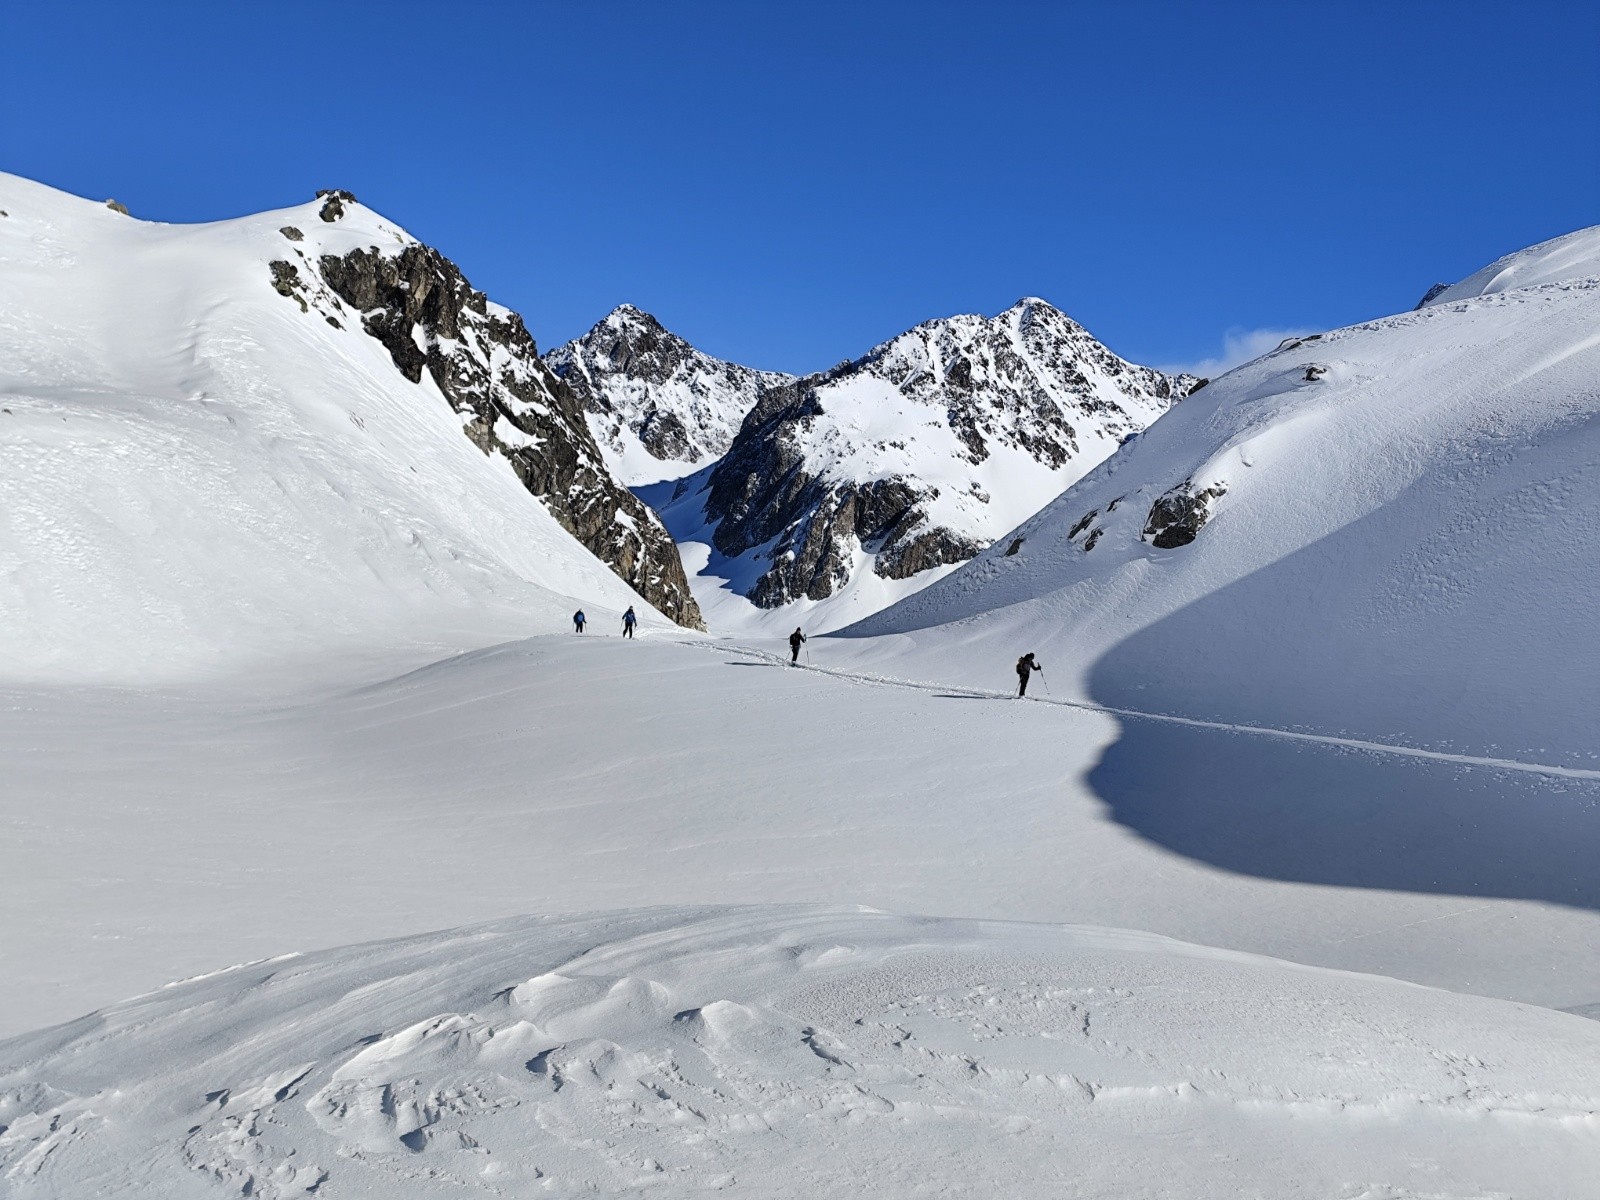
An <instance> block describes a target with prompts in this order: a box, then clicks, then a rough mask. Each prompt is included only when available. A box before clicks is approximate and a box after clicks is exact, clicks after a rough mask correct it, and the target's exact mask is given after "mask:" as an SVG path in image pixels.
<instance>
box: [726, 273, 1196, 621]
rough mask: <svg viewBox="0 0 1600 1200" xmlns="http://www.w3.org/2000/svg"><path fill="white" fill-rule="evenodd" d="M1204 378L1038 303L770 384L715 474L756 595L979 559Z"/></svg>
mask: <svg viewBox="0 0 1600 1200" xmlns="http://www.w3.org/2000/svg"><path fill="white" fill-rule="evenodd" d="M1197 382H1198V381H1197V380H1196V379H1194V378H1193V377H1191V376H1170V375H1167V374H1165V373H1163V372H1161V371H1157V370H1154V369H1153V368H1149V367H1141V366H1136V365H1134V364H1132V363H1129V362H1126V361H1124V360H1123V359H1121V358H1118V357H1117V356H1116V355H1115V354H1113V353H1111V351H1109V350H1107V349H1106V348H1105V347H1104V346H1103V345H1101V344H1100V343H1099V342H1098V341H1096V340H1095V339H1094V337H1093V336H1092V335H1090V334H1089V333H1088V331H1087V330H1085V329H1084V328H1083V327H1082V326H1081V325H1079V324H1077V323H1076V322H1075V321H1073V320H1072V319H1071V318H1069V317H1067V316H1066V314H1064V313H1062V312H1061V311H1060V310H1058V309H1056V308H1054V307H1052V306H1051V305H1049V304H1047V303H1046V302H1044V301H1042V300H1038V299H1025V300H1022V301H1019V302H1018V303H1017V304H1016V305H1014V306H1013V307H1012V308H1010V309H1008V310H1007V311H1005V312H1003V313H1001V314H999V315H998V316H995V317H982V316H972V315H965V316H957V317H950V318H946V319H942V320H935V321H929V322H926V323H924V324H922V325H918V326H917V327H916V328H914V329H912V330H909V331H908V332H906V333H904V334H901V335H900V336H899V337H896V338H894V339H892V340H890V341H888V342H885V343H883V344H882V345H879V346H877V347H875V348H874V349H873V350H871V351H870V352H869V353H867V354H866V355H865V356H863V357H862V358H859V359H856V360H853V361H850V362H845V363H841V364H840V365H839V366H837V367H834V368H833V369H832V370H829V371H826V372H823V373H821V374H818V375H812V376H807V377H805V378H803V379H799V380H795V381H793V382H791V383H788V384H785V385H783V386H779V387H775V388H771V389H769V390H768V391H766V392H765V393H764V395H763V396H762V397H761V399H760V400H759V402H758V403H757V404H756V406H755V407H754V408H753V409H752V410H751V412H750V413H749V415H748V416H747V417H746V418H745V420H744V423H743V425H742V427H741V429H740V431H739V434H738V436H737V437H736V438H735V440H734V442H733V445H732V446H731V447H730V449H729V451H728V453H727V454H726V456H725V457H724V458H723V459H722V460H721V462H719V463H718V464H717V465H716V467H715V468H714V469H713V470H712V471H711V472H710V473H709V478H708V479H707V480H706V481H705V484H704V490H703V495H704V500H703V512H704V517H705V520H706V522H707V523H708V524H710V525H711V526H712V528H713V530H714V532H713V535H712V537H713V542H714V544H715V547H716V549H717V550H718V551H719V552H720V553H721V554H723V555H725V556H727V557H728V558H736V557H739V556H747V557H749V558H756V559H760V560H761V561H762V562H764V563H765V564H767V565H766V566H765V569H764V570H762V571H761V572H760V574H759V576H758V577H757V578H756V580H755V582H754V583H753V585H751V586H750V587H749V590H748V591H747V592H746V595H747V596H748V598H749V599H750V600H751V601H753V602H754V603H755V604H757V605H758V606H761V607H766V608H771V607H777V606H779V605H782V604H786V603H788V602H791V601H794V600H798V599H802V598H804V599H810V600H823V599H826V598H828V597H830V596H832V595H834V594H835V593H836V592H838V591H839V590H840V589H841V588H843V587H844V586H845V585H846V584H847V583H848V582H849V581H850V580H851V579H852V578H853V577H855V576H856V575H857V574H858V572H859V571H860V570H861V567H862V565H863V562H864V560H870V570H871V572H872V573H873V574H875V575H877V576H879V577H881V578H883V579H889V580H903V579H907V578H909V577H911V576H914V575H917V574H920V573H922V572H924V571H927V570H930V569H931V568H934V567H939V566H945V565H949V564H956V563H961V562H964V561H966V560H967V559H970V558H972V557H973V556H974V555H976V554H977V553H979V552H980V551H981V550H983V549H984V548H985V547H986V546H988V545H989V544H990V543H991V542H992V541H993V540H994V539H995V538H997V537H999V536H1000V535H1002V534H1003V533H1005V532H1006V531H1008V530H1009V529H1011V528H1013V527H1014V526H1015V525H1017V524H1018V523H1020V522H1021V521H1022V520H1024V519H1026V518H1027V517H1028V516H1030V515H1032V513H1033V512H1034V511H1036V510H1037V509H1038V508H1039V507H1041V506H1043V505H1044V504H1045V503H1047V502H1048V501H1050V500H1051V499H1053V498H1054V497H1055V496H1056V495H1058V494H1059V493H1060V492H1061V491H1062V490H1063V489H1064V488H1066V487H1067V486H1069V485H1070V484H1071V483H1073V482H1074V481H1075V480H1076V479H1077V478H1079V477H1080V476H1082V475H1083V474H1084V473H1086V472H1087V471H1088V470H1089V469H1091V468H1092V467H1094V466H1095V465H1096V464H1097V463H1098V462H1100V461H1101V460H1102V459H1103V458H1105V457H1106V456H1107V455H1108V454H1110V453H1111V452H1112V451H1113V450H1115V449H1116V447H1117V445H1118V444H1119V443H1120V442H1121V441H1122V440H1123V439H1125V438H1126V437H1128V436H1130V435H1132V434H1135V433H1137V432H1138V431H1140V430H1141V429H1143V428H1144V427H1145V426H1147V425H1148V424H1149V423H1150V422H1151V421H1153V420H1155V418H1156V417H1158V416H1160V415H1161V413H1162V412H1164V411H1165V410H1166V409H1167V408H1168V407H1169V406H1170V405H1171V404H1173V403H1174V402H1175V401H1177V400H1178V399H1180V398H1182V397H1183V396H1184V395H1186V394H1187V393H1188V391H1189V390H1190V389H1191V388H1192V387H1193V386H1194V385H1195V384H1196V383H1197Z"/></svg>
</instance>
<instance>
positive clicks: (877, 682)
mask: <svg viewBox="0 0 1600 1200" xmlns="http://www.w3.org/2000/svg"><path fill="white" fill-rule="evenodd" d="M681 644H682V645H686V646H687V645H693V646H702V647H705V648H707V649H714V650H718V651H721V652H723V653H730V652H732V653H738V654H743V655H746V656H748V657H751V658H759V659H764V660H765V661H767V662H770V663H772V664H774V665H775V666H788V665H790V664H789V663H788V662H787V661H786V660H785V659H783V658H780V657H779V656H778V655H776V654H770V653H768V652H767V651H765V650H755V649H751V648H750V647H747V646H729V645H717V644H715V643H712V642H689V641H685V642H683V643H681ZM805 669H806V670H808V671H815V672H816V673H817V674H819V675H831V676H833V677H834V678H835V679H844V680H848V681H849V682H852V683H863V684H867V685H869V686H873V687H899V688H910V689H912V690H914V691H919V692H943V693H945V694H946V695H952V696H968V697H971V698H973V699H985V700H1010V699H1014V698H1015V697H1014V696H1013V695H1012V693H1010V692H993V691H985V690H983V689H981V688H970V687H961V686H959V685H949V684H940V683H921V682H918V681H916V680H911V679H892V678H889V677H887V676H883V675H861V674H855V673H853V672H850V671H840V670H835V669H833V668H831V667H806V668H805ZM1028 699H1029V700H1030V701H1032V702H1033V703H1035V704H1053V705H1055V706H1056V707H1058V708H1076V709H1080V710H1082V711H1083V712H1091V713H1102V714H1104V715H1106V716H1112V717H1127V718H1129V719H1131V720H1136V721H1164V722H1166V723H1167V724H1169V725H1187V726H1189V727H1190V728H1193V729H1215V730H1220V731H1221V732H1223V733H1242V734H1248V735H1252V736H1255V737H1270V738H1282V739H1284V740H1286V741H1293V742H1312V743H1315V744H1317V745H1320V746H1337V747H1339V748H1341V749H1345V750H1365V751H1368V752H1370V753H1372V754H1393V755H1398V756H1400V757H1402V758H1420V759H1426V760H1428V761H1430V762H1440V763H1450V764H1452V765H1454V766H1460V767H1487V768H1492V769H1494V770H1497V771H1521V772H1522V773H1523V774H1526V775H1548V776H1551V777H1553V778H1556V779H1584V780H1600V769H1596V768H1589V767H1558V766H1554V765H1552V764H1550V763H1534V762H1524V761H1522V760H1521V759H1516V758H1485V757H1482V756H1480V755H1476V754H1452V753H1450V752H1449V751H1447V750H1424V749H1422V748H1421V747H1418V746H1405V745H1401V744H1399V743H1396V742H1369V741H1363V740H1362V739H1360V738H1347V737H1335V736H1334V735H1332V734H1326V733H1302V732H1300V731H1298V730H1294V729H1277V728H1274V727H1273V726H1271V725H1237V724H1233V723H1230V722H1227V721H1208V720H1205V719H1204V718H1201V717H1180V716H1177V715H1175V714H1173V713H1157V712H1144V711H1142V710H1140V709H1137V708H1115V707H1113V706H1111V705H1108V704H1095V703H1093V702H1091V701H1088V700H1057V699H1054V698H1052V697H1049V696H1029V697H1028Z"/></svg>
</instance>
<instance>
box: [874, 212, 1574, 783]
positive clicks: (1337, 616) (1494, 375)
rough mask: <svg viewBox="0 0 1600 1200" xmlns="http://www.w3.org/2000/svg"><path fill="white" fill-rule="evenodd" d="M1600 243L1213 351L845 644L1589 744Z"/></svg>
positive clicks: (1239, 718) (1068, 678) (1522, 752)
mask: <svg viewBox="0 0 1600 1200" xmlns="http://www.w3.org/2000/svg"><path fill="white" fill-rule="evenodd" d="M1597 251H1600V228H1597V229H1590V230H1585V231H1582V232H1580V233H1576V234H1573V235H1570V236H1569V237H1566V238H1561V239H1557V240H1556V241H1554V242H1550V243H1545V244H1544V245H1542V246H1537V247H1534V248H1533V249H1531V250H1529V251H1526V252H1524V253H1522V254H1520V255H1512V256H1510V257H1508V258H1506V259H1503V260H1501V261H1500V262H1498V263H1496V264H1494V266H1492V267H1490V268H1486V269H1485V271H1483V272H1480V273H1479V274H1477V275H1475V276H1473V278H1472V279H1471V280H1469V281H1467V282H1465V283H1463V284H1460V285H1457V288H1456V289H1453V290H1452V293H1446V294H1444V295H1441V296H1440V297H1439V298H1438V299H1437V300H1436V301H1435V302H1434V303H1432V304H1431V305H1429V306H1427V307H1424V308H1422V309H1420V310H1419V311H1416V312H1413V313H1406V314H1403V315H1400V316H1396V317H1390V318H1386V319H1383V320H1378V321H1372V322H1369V323H1367V324H1364V325H1358V326H1353V327H1351V328H1348V329H1342V330H1337V331H1334V332H1331V333H1328V334H1325V335H1321V336H1316V337H1308V338H1306V339H1303V340H1300V341H1297V342H1294V343H1292V344H1290V345H1287V346H1285V347H1283V348H1280V349H1279V350H1278V351H1276V352H1274V353H1272V354H1269V355H1266V356H1265V357H1263V358H1261V359H1258V360H1256V361H1255V362H1252V363H1250V364H1247V365H1246V366H1244V367H1241V368H1239V369H1237V370H1235V371H1233V372H1231V373H1230V374H1228V375H1227V376H1225V377H1224V378H1222V379H1219V380H1217V381H1215V382H1213V383H1212V384H1211V385H1210V386H1209V387H1207V388H1205V389H1203V390H1201V391H1200V392H1198V393H1196V394H1195V395H1193V396H1192V397H1190V398H1189V399H1188V400H1186V401H1185V402H1184V403H1183V404H1182V405H1180V406H1178V407H1177V408H1176V409H1174V410H1173V411H1172V412H1171V413H1169V414H1167V415H1166V416H1165V417H1163V418H1162V419H1161V420H1160V421H1158V422H1156V424H1155V425H1153V426H1152V427H1151V428H1150V429H1149V430H1148V431H1146V433H1145V434H1144V435H1142V436H1141V437H1140V438H1138V439H1137V440H1136V441H1135V442H1134V443H1132V444H1131V445H1129V446H1127V447H1125V448H1124V449H1123V450H1122V451H1121V452H1120V453H1118V454H1117V455H1115V456H1114V457H1113V458H1111V459H1110V460H1109V461H1107V462H1106V463H1105V464H1103V465H1102V466H1101V467H1100V468H1099V469H1098V470H1096V471H1095V472H1093V473H1092V474H1091V475H1089V476H1088V477H1087V478H1085V479H1084V480H1083V481H1082V482H1081V483H1079V484H1078V485H1077V486H1076V487H1074V488H1072V489H1071V490H1070V491H1068V492H1067V493H1066V494H1065V495H1063V496H1061V497H1060V498H1059V499H1058V500H1056V501H1055V502H1054V503H1052V504H1051V505H1049V507H1048V508H1046V509H1045V510H1044V511H1043V512H1041V513H1040V514H1039V515H1038V516H1036V517H1034V518H1033V519H1031V520H1029V521H1027V522H1025V523H1024V524H1023V525H1022V526H1020V527H1019V528H1018V529H1017V530H1016V531H1015V534H1014V535H1010V536H1008V538H1006V539H1004V541H1003V543H1000V544H997V545H996V547H995V548H993V549H991V550H990V551H988V552H987V553H985V554H984V555H982V556H981V557H979V558H978V559H977V560H975V561H974V562H972V563H971V564H969V565H968V566H967V567H965V568H964V569H963V570H961V571H959V572H958V573H956V574H955V575H953V576H952V577H951V578H949V579H947V580H944V581H942V582H941V583H940V584H938V585H936V586H935V587H932V588H930V589H928V590H927V591H925V592H923V593H921V594H919V595H917V596H915V597H913V598H911V599H910V600H908V601H906V602H904V603H902V604H901V605H900V606H899V607H897V608H896V609H894V610H891V611H888V612H885V613H882V614H879V615H878V616H877V617H875V618H872V619H870V620H868V621H866V622H864V623H863V624H862V625H861V626H859V627H858V628H857V629H856V630H853V631H852V632H854V633H858V634H862V635H867V634H892V633H902V634H909V635H910V636H909V637H907V638H903V639H901V640H899V641H898V642H897V643H896V644H895V645H894V646H892V647H890V646H885V645H881V644H880V645H878V646H876V647H871V646H870V644H869V645H863V646H861V647H860V648H859V653H860V654H861V655H863V656H864V657H867V658H878V659H896V660H897V661H899V662H900V663H901V664H902V665H901V666H899V667H896V668H894V669H895V670H896V671H897V672H899V671H901V670H904V671H909V672H911V673H913V674H922V675H924V676H932V677H935V678H944V679H950V678H962V677H982V678H987V679H1004V678H1006V677H1007V676H1008V674H1009V664H1010V663H1012V662H1014V661H1015V659H1016V657H1017V655H1018V654H1019V653H1020V652H1021V651H1023V650H1030V649H1031V650H1036V651H1038V652H1039V654H1040V658H1041V660H1042V661H1043V662H1044V663H1045V665H1046V667H1047V668H1049V669H1050V670H1051V672H1052V673H1051V674H1050V676H1049V678H1050V681H1051V683H1052V684H1053V685H1054V686H1055V688H1056V690H1057V693H1058V694H1061V693H1064V692H1065V693H1067V694H1074V695H1079V696H1092V697H1094V698H1095V699H1097V700H1100V701H1102V702H1106V703H1110V704H1113V705H1128V706H1132V707H1139V708H1144V709H1151V708H1154V709H1157V710H1163V711H1173V712H1180V713H1186V714H1191V715H1198V716H1204V717H1212V718H1217V719H1220V720H1224V721H1232V722H1246V723H1253V724H1269V725H1277V726H1284V725H1288V726H1293V727H1302V728H1308V729H1316V730H1321V731H1325V732H1344V733H1350V734H1354V735H1356V736H1360V737H1364V738H1370V739H1374V740H1387V741H1399V742H1407V743H1410V744H1413V745H1425V746H1435V747H1456V748H1459V749H1465V750H1469V751H1471V752H1474V753H1493V754H1495V755H1497V756H1499V757H1505V758H1532V759H1540V758H1541V757H1542V758H1543V760H1544V761H1551V762H1575V763H1592V762H1593V761H1594V760H1595V758H1596V755H1597V750H1600V748H1597V746H1596V744H1595V738H1594V722H1593V714H1594V712H1595V711H1596V710H1597V707H1600V642H1597V641H1596V639H1595V638H1594V636H1593V632H1592V629H1591V628H1590V626H1591V624H1592V608H1593V603H1594V597H1595V596H1596V595H1597V594H1600V566H1597V563H1596V559H1595V556H1594V554H1593V552H1592V548H1593V546H1594V545H1595V543H1596V541H1597V539H1600V276H1597V275H1596V273H1595V272H1596V269H1597V266H1596V264H1597V262H1600V253H1597ZM1524 281H1525V282H1526V284H1527V285H1526V286H1516V285H1517V284H1519V283H1522V282H1524ZM1189 539H1192V540H1189ZM1013 542H1016V543H1018V544H1017V546H1016V553H1015V554H1012V555H1009V556H1008V555H1007V553H1006V552H1007V550H1009V549H1011V548H1012V543H1013ZM935 626H940V627H942V628H939V629H935V628H934V627H935Z"/></svg>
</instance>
